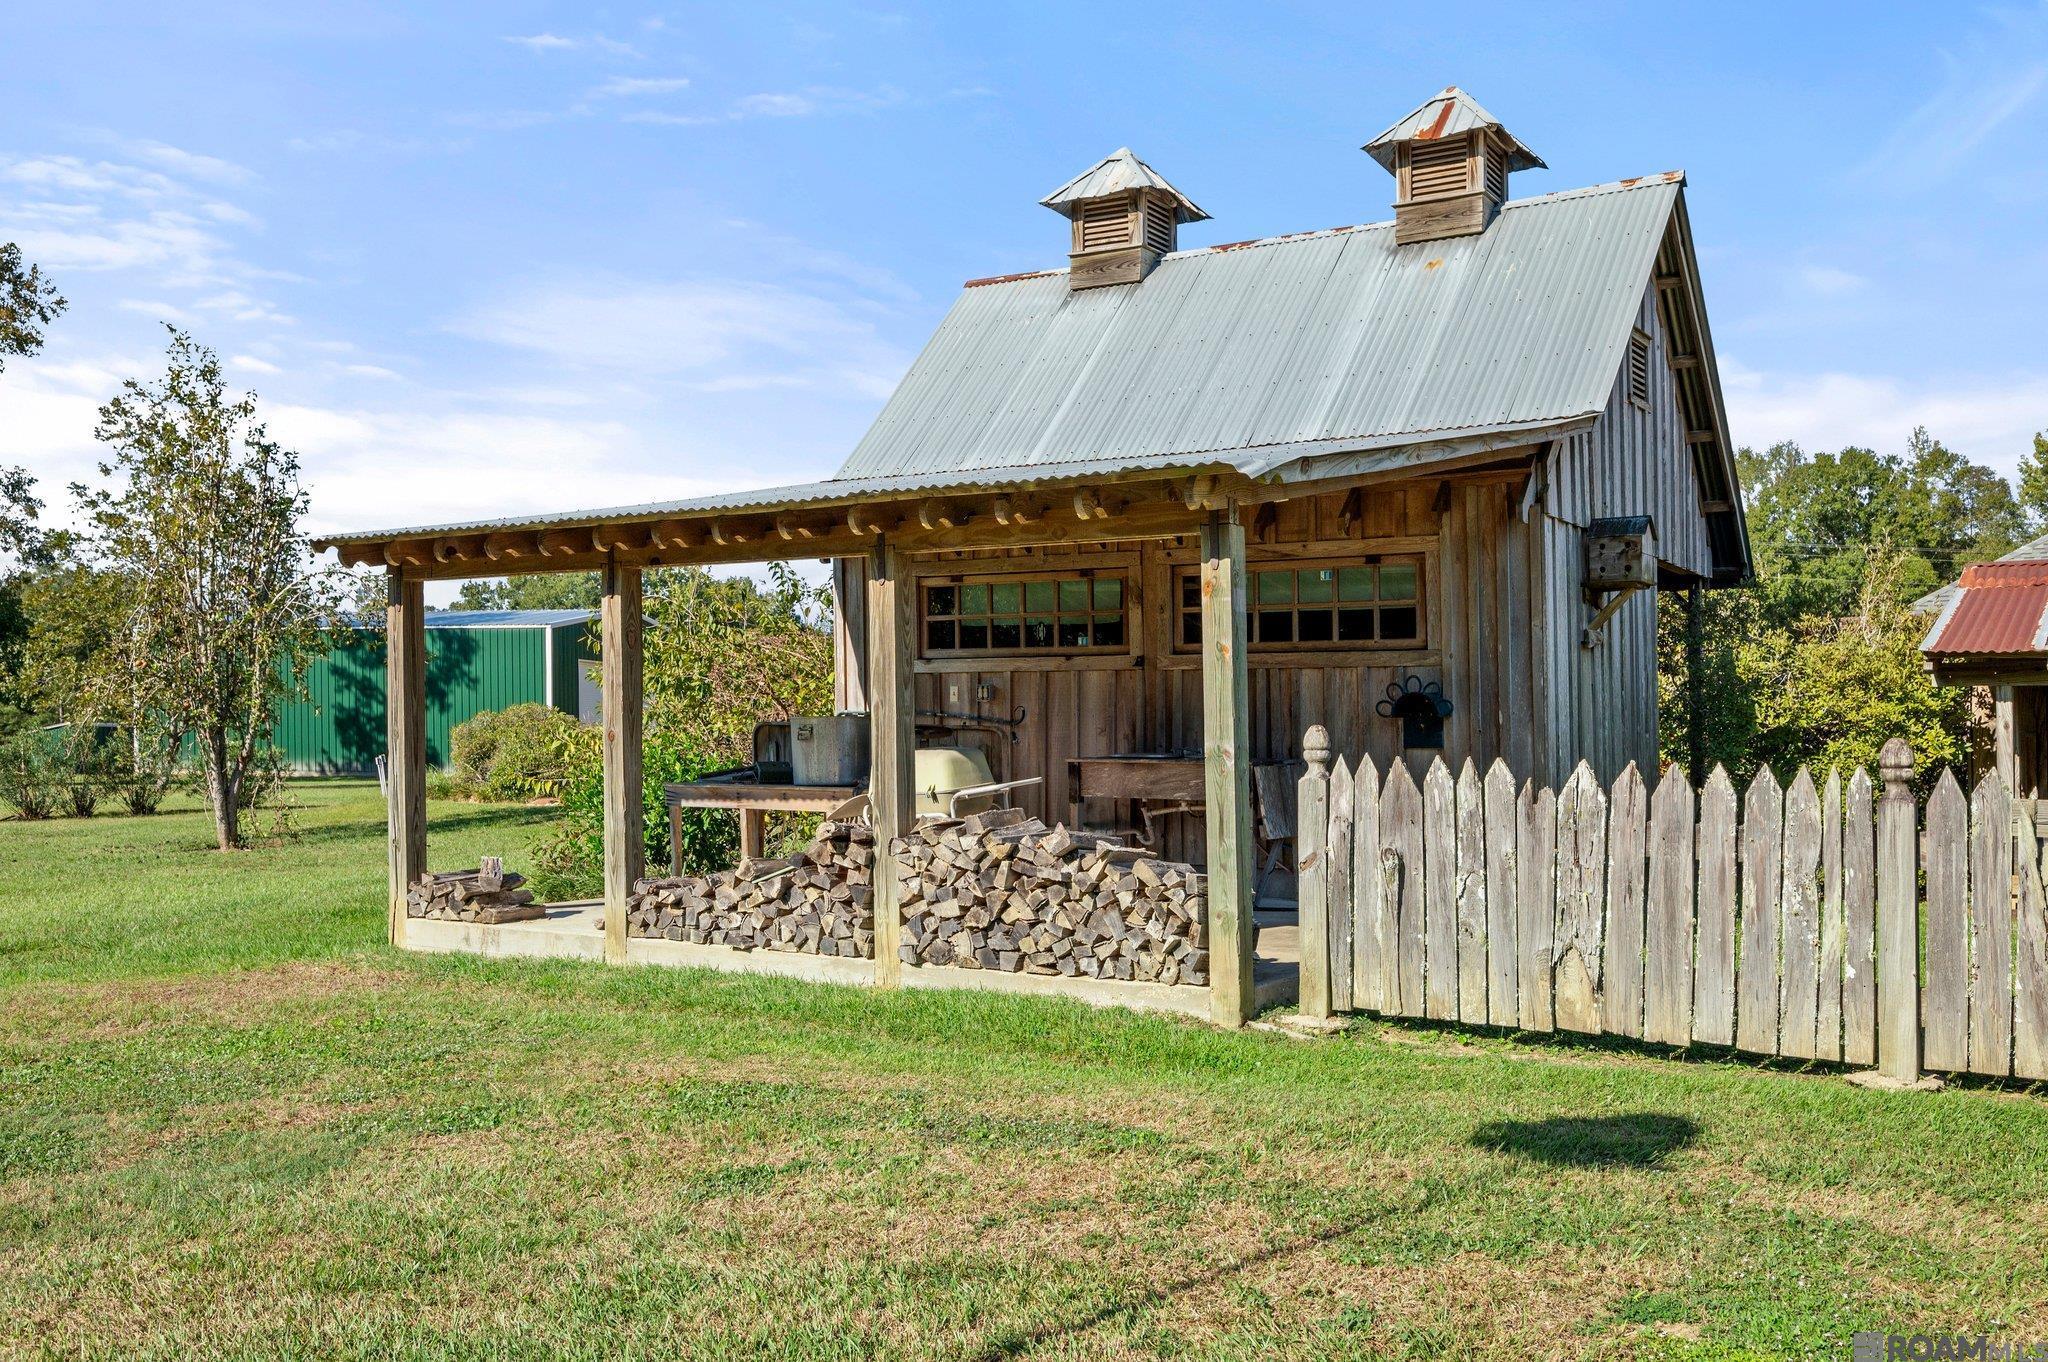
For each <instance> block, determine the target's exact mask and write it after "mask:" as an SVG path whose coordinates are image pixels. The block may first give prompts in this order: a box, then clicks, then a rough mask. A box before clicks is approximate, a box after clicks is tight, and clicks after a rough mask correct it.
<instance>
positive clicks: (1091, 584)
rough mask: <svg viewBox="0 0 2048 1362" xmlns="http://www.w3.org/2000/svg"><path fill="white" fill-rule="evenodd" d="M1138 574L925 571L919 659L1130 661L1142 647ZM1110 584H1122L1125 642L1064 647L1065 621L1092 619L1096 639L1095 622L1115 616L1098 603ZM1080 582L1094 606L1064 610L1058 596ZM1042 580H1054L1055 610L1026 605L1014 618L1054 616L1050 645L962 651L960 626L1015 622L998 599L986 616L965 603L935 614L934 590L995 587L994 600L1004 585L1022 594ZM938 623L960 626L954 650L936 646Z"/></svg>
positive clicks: (1120, 570)
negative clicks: (1098, 591) (1103, 585)
mask: <svg viewBox="0 0 2048 1362" xmlns="http://www.w3.org/2000/svg"><path fill="white" fill-rule="evenodd" d="M1137 576H1138V573H1137V570H1136V569H1135V568H1130V567H1124V566H1118V567H1102V568H1094V567H1089V568H1063V569H1048V568H1043V567H1040V568H1032V567H1021V566H1020V567H1018V568H1014V569H1011V570H1008V571H1000V572H938V573H920V574H919V575H918V577H917V654H916V655H917V657H918V658H919V659H920V660H923V661H930V662H956V661H960V660H963V659H964V660H970V661H972V660H976V659H981V658H989V659H994V660H996V661H999V662H1000V661H1005V660H1011V659H1018V658H1023V659H1030V658H1089V657H1129V656H1130V655H1131V653H1132V651H1133V650H1134V648H1135V647H1136V643H1137V639H1136V633H1135V629H1134V626H1133V618H1134V617H1135V616H1136V615H1137V614H1138V610H1137V608H1136V606H1135V605H1134V603H1133V602H1134V600H1135V586H1136V581H1137ZM1106 580H1113V581H1116V582H1118V583H1119V584H1120V586H1119V590H1118V593H1117V596H1118V600H1117V605H1116V608H1115V612H1114V613H1115V615H1116V618H1118V619H1119V620H1121V621H1122V623H1123V640H1122V642H1120V643H1112V644H1095V643H1089V644H1085V645H1080V646H1076V645H1073V644H1066V645H1062V644H1060V642H1059V641H1058V640H1059V622H1060V620H1061V619H1063V618H1072V619H1078V618H1086V619H1087V620H1088V621H1089V634H1090V637H1091V638H1092V637H1093V635H1094V630H1095V620H1096V619H1097V618H1099V617H1103V616H1107V615H1109V614H1110V613H1111V611H1109V610H1108V609H1105V608H1103V607H1101V606H1100V605H1098V604H1097V603H1096V600H1095V588H1096V583H1097V582H1101V581H1106ZM1074 581H1083V582H1086V583H1088V596H1089V602H1088V608H1087V609H1086V610H1085V611H1079V610H1072V609H1068V610H1062V609H1061V608H1060V605H1059V598H1058V588H1059V585H1060V584H1061V583H1063V582H1074ZM1039 582H1050V583H1052V584H1053V588H1054V599H1053V606H1052V609H1051V610H1049V611H1033V610H1031V609H1030V608H1029V607H1028V606H1020V608H1019V609H1018V610H1017V611H1016V612H1015V615H1014V618H1016V619H1017V620H1018V621H1019V623H1020V624H1021V623H1022V622H1023V621H1025V620H1028V619H1030V618H1032V617H1033V616H1034V615H1042V616H1049V617H1050V618H1051V619H1052V621H1053V640H1054V641H1053V642H1052V644H1050V645H1048V646H1034V645H1031V644H1028V643H1020V644H1019V646H1017V647H1015V648H997V647H993V646H991V647H987V648H963V647H960V646H959V643H958V628H959V625H960V623H961V622H962V621H967V622H970V623H975V622H987V623H989V624H990V626H991V627H993V624H994V622H995V621H996V620H999V619H1000V620H1008V619H1010V618H1012V615H1011V612H1008V611H1004V612H1002V613H1000V614H998V613H997V612H996V610H995V602H994V600H993V599H991V600H990V602H989V609H988V610H987V611H986V612H981V613H976V614H966V613H964V612H963V611H962V610H961V609H960V606H962V605H964V604H965V602H964V601H963V602H956V607H955V610H954V612H953V613H951V614H940V615H934V614H933V613H932V610H931V591H932V589H933V588H934V587H940V588H945V587H950V588H952V589H954V590H955V591H960V590H962V589H964V588H967V587H973V586H986V587H989V588H991V596H993V589H994V588H995V587H998V586H1016V587H1017V588H1018V589H1019V591H1020V592H1022V591H1026V590H1028V588H1029V587H1030V585H1031V584H1032V583H1039ZM935 620H936V621H938V622H941V623H943V622H946V621H951V622H953V624H954V626H955V642H954V646H952V647H950V648H937V647H933V646H932V642H931V625H932V623H933V622H934V621H935Z"/></svg>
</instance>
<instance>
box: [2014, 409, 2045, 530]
mask: <svg viewBox="0 0 2048 1362" xmlns="http://www.w3.org/2000/svg"><path fill="white" fill-rule="evenodd" d="M2020 507H2021V509H2022V510H2023V511H2025V513H2026V516H2027V529H2028V530H2029V531H2031V532H2032V533H2035V534H2039V533H2041V532H2042V531H2044V530H2048V432H2044V431H2038V430H2037V431H2035V432H2034V448H2033V451H2032V452H2031V453H2027V454H2022V455H2020Z"/></svg>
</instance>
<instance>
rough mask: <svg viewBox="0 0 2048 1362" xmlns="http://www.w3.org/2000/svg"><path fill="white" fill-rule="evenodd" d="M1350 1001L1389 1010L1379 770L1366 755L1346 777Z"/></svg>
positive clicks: (1359, 1006) (1362, 1007)
mask: <svg viewBox="0 0 2048 1362" xmlns="http://www.w3.org/2000/svg"><path fill="white" fill-rule="evenodd" d="M1351 893H1352V902H1353V904H1354V905H1355V906H1354V908H1353V910H1352V914H1351V919H1352V921H1351V1005H1352V1006H1353V1007H1355V1008H1357V1009H1358V1010H1359V1011H1361V1012H1364V1011H1368V1010H1370V1011H1375V1012H1377V1011H1381V1010H1392V1009H1390V1008H1388V1007H1387V1002H1386V994H1385V992H1384V990H1383V977H1384V976H1383V972H1382V966H1381V958H1382V957H1381V950H1380V943H1381V942H1383V941H1385V940H1387V939H1388V936H1389V932H1388V929H1387V927H1386V925H1385V922H1384V919H1383V915H1384V914H1385V913H1386V911H1387V909H1388V903H1387V901H1386V900H1384V899H1382V898H1381V897H1380V772H1379V768H1378V767H1377V766H1375V765H1373V760H1372V758H1371V757H1369V756H1368V757H1360V758H1359V759H1358V770H1357V772H1356V773H1355V774H1354V775H1353V776H1352V780H1351Z"/></svg>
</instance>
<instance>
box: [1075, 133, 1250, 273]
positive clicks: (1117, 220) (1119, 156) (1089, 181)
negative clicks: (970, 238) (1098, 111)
mask: <svg viewBox="0 0 2048 1362" xmlns="http://www.w3.org/2000/svg"><path fill="white" fill-rule="evenodd" d="M1039 202H1040V203H1042V204H1044V205H1045V206H1046V207H1047V208H1050V209H1052V210H1053V211H1054V212H1055V213H1058V214H1060V215H1061V216H1063V217H1065V218H1067V219H1068V220H1069V221H1071V222H1072V223H1073V227H1074V244H1073V247H1072V251H1071V253H1070V254H1069V256H1068V262H1069V268H1068V271H1067V281H1068V284H1069V286H1070V287H1072V288H1075V289H1084V288H1100V287H1102V286H1103V285H1105V284H1135V283H1137V282H1138V281H1139V280H1141V279H1143V278H1144V277H1145V276H1146V275H1148V274H1150V273H1151V272H1152V267H1153V266H1154V265H1157V264H1158V263H1159V258H1160V257H1161V256H1163V255H1166V254H1167V253H1168V252H1170V251H1173V250H1174V249H1176V247H1177V246H1178V245H1179V241H1180V225H1181V224H1182V223H1183V222H1201V221H1203V220H1204V219H1206V218H1207V217H1208V216H1209V215H1208V214H1207V213H1205V212H1203V211H1202V210H1201V209H1200V208H1198V207H1196V206H1195V203H1194V200H1192V199H1190V198H1189V197H1188V196H1187V195H1185V194H1183V193H1181V192H1180V191H1179V190H1178V189H1175V188H1174V187H1173V186H1172V185H1170V184H1168V183H1167V182H1166V177H1165V176H1163V175H1161V174H1160V173H1159V172H1158V171H1156V170H1154V169H1153V168H1152V167H1151V166H1148V165H1146V164H1145V163H1144V162H1143V161H1141V160H1139V159H1138V158H1137V157H1136V156H1135V155H1133V154H1132V152H1131V149H1130V148H1129V147H1119V148H1118V149H1117V150H1116V151H1115V152H1114V153H1112V154H1111V155H1108V156H1105V157H1103V158H1102V159H1101V160H1100V161H1097V162H1096V163H1095V164H1094V165H1092V166H1090V167H1089V168H1088V169H1086V170H1084V171H1082V172H1081V173H1080V174H1079V175H1076V176H1075V177H1074V178H1073V179H1071V180H1068V181H1067V182H1066V183H1065V184H1063V185H1061V186H1060V187H1059V188H1058V189H1055V190H1053V191H1052V193H1050V194H1048V195H1046V196H1045V197H1044V198H1042V199H1040V200H1039Z"/></svg>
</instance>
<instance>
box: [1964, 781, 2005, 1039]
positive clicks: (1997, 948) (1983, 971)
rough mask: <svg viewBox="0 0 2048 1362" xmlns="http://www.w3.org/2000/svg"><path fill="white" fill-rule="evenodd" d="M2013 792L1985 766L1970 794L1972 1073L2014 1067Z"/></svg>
mask: <svg viewBox="0 0 2048 1362" xmlns="http://www.w3.org/2000/svg"><path fill="white" fill-rule="evenodd" d="M2012 926H2013V918H2012V796H2011V795H2010V794H2008V793H2006V789H2005V782H2004V781H2003V780H2001V779H2000V778H1999V776H1998V774H1997V773H1996V772H1989V771H1987V772H1986V773H1985V775H1984V778H1983V779H1982V780H1980V781H1978V782H1977V788H1976V790H1975V791H1974V792H1973V793H1972V794H1971V796H1970V1072H1971V1073H1975V1074H1993V1075H2002V1074H2009V1073H2011V1072H2012Z"/></svg>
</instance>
